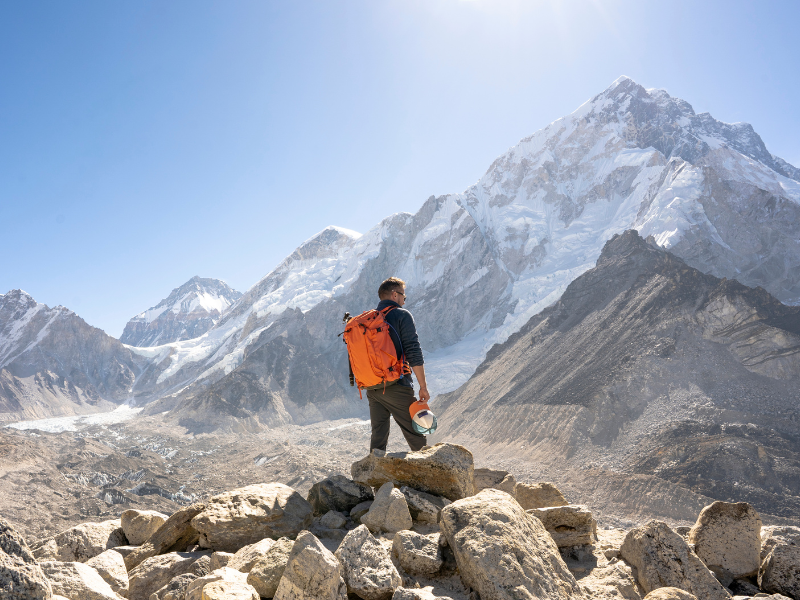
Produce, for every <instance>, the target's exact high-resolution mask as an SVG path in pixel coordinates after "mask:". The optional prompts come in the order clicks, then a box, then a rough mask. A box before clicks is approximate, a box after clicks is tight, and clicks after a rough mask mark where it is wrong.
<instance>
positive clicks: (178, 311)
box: [119, 276, 242, 347]
mask: <svg viewBox="0 0 800 600" xmlns="http://www.w3.org/2000/svg"><path fill="white" fill-rule="evenodd" d="M241 297H242V294H241V292H237V291H236V290H234V289H233V288H231V287H230V286H228V284H226V283H225V282H224V281H220V280H219V279H210V278H207V277H197V276H195V277H192V278H191V279H190V280H189V281H187V282H186V283H184V284H183V285H182V286H180V287H177V288H175V289H174V290H172V292H171V293H170V295H169V296H167V297H166V298H165V299H164V300H162V301H161V302H159V303H158V304H156V305H155V306H154V307H152V308H149V309H147V310H146V311H144V312H142V313H139V314H138V315H136V316H135V317H133V318H132V319H131V320H130V321H128V323H127V324H126V325H125V330H124V331H123V332H122V335H121V336H120V338H119V341H121V342H122V343H123V344H128V345H129V346H143V347H147V346H159V345H161V344H166V343H169V342H180V341H183V340H190V339H194V338H196V337H200V336H201V335H203V334H204V333H205V332H206V331H208V330H209V329H211V327H213V326H214V325H215V324H216V323H217V321H219V319H220V317H221V316H222V314H223V313H225V311H226V310H228V308H230V306H231V305H233V304H234V303H235V302H236V301H237V300H238V299H239V298H241Z"/></svg>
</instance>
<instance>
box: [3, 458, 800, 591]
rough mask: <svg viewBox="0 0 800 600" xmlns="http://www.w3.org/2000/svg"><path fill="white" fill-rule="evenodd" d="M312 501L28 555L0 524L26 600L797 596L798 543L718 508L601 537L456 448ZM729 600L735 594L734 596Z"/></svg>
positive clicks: (206, 516)
mask: <svg viewBox="0 0 800 600" xmlns="http://www.w3.org/2000/svg"><path fill="white" fill-rule="evenodd" d="M351 477H352V479H351V478H348V477H344V476H334V477H328V478H325V479H322V480H320V481H317V482H315V483H314V485H313V486H312V487H311V489H310V490H309V492H308V494H307V497H306V498H304V497H303V496H302V495H300V494H298V493H297V492H296V491H295V490H294V489H292V488H291V487H289V486H286V485H283V484H280V483H262V484H258V485H250V486H246V487H242V488H239V489H235V490H230V491H225V492H223V493H220V494H217V495H215V496H212V497H210V498H207V499H204V500H202V501H199V502H196V503H194V504H191V505H189V506H185V507H183V508H181V509H179V510H177V511H175V512H173V513H172V514H171V515H167V514H162V513H159V512H156V511H139V510H126V511H124V512H122V513H121V515H120V518H118V519H111V520H106V521H103V522H97V523H81V524H78V525H76V526H74V527H71V528H69V529H67V530H65V531H62V532H60V533H58V534H57V535H53V536H50V537H47V538H45V539H41V540H38V541H36V542H35V543H33V544H32V545H31V546H29V545H28V544H27V543H26V541H25V539H24V538H23V537H22V536H20V535H19V534H18V533H17V532H16V531H15V529H14V527H13V526H12V525H11V524H10V523H8V522H7V521H5V520H0V592H3V593H4V594H5V595H10V596H12V597H14V598H15V599H16V600H29V599H34V598H36V599H39V598H44V599H51V598H55V599H56V600H60V598H62V597H63V598H66V599H67V600H84V599H85V598H86V597H90V598H96V599H99V600H120V598H127V599H128V600H145V599H147V600H195V599H200V598H203V599H207V600H223V599H226V600H231V599H232V598H236V599H239V598H241V599H246V600H259V598H275V599H276V600H290V599H296V598H303V599H305V600H345V599H346V598H348V597H358V598H362V599H364V600H379V599H384V598H385V599H388V598H391V599H392V600H467V599H468V598H474V597H476V596H478V597H481V598H494V599H497V600H514V599H518V598H548V599H556V600H590V599H597V600H612V599H620V598H624V599H625V600H659V599H660V600H701V599H702V600H708V599H713V600H731V599H732V598H733V599H734V600H747V599H749V598H753V597H757V598H772V599H773V600H785V599H786V598H789V599H790V600H791V599H795V600H796V599H797V598H800V580H798V578H797V576H796V574H797V572H798V570H800V528H798V527H762V522H761V519H760V517H759V515H758V513H757V512H756V511H755V510H753V508H752V507H751V506H750V505H748V504H747V503H726V502H714V503H712V504H710V505H708V506H706V507H704V508H703V509H702V510H701V511H700V512H699V514H698V515H697V517H696V519H695V521H694V525H693V526H692V527H691V528H690V527H684V528H679V529H678V530H677V531H676V530H673V529H671V528H670V527H669V526H668V525H667V524H666V523H664V522H661V521H658V520H651V521H649V522H647V523H646V524H643V525H640V526H638V527H634V528H632V529H630V530H628V531H624V530H614V529H598V528H597V523H596V522H595V520H594V518H593V516H592V513H591V512H590V511H588V510H587V509H586V507H585V506H583V505H579V504H569V503H568V501H567V499H566V498H565V497H564V496H563V494H561V493H560V491H559V490H558V489H557V488H555V487H554V486H553V485H551V484H549V483H546V482H540V483H535V484H531V485H528V484H521V483H516V482H515V480H514V476H513V475H512V474H510V473H508V472H506V471H497V470H492V469H477V470H476V469H475V468H474V464H473V460H472V455H471V453H470V452H469V451H468V450H467V449H466V448H464V447H461V446H457V445H452V444H437V445H435V446H432V447H425V448H423V449H422V450H420V451H418V452H402V453H394V454H391V453H390V454H385V453H383V452H373V453H372V454H370V455H368V456H367V457H365V458H363V459H361V460H359V461H357V462H355V463H353V465H352V467H351ZM734 594H735V595H734Z"/></svg>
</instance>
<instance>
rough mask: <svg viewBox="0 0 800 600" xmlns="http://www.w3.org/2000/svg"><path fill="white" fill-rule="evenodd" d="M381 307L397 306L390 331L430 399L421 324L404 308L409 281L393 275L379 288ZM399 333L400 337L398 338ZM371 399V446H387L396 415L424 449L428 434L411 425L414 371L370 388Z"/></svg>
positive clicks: (408, 437)
mask: <svg viewBox="0 0 800 600" xmlns="http://www.w3.org/2000/svg"><path fill="white" fill-rule="evenodd" d="M378 298H379V299H380V302H378V310H383V309H385V308H388V307H390V306H393V307H394V308H393V309H392V310H390V311H389V312H388V313H386V316H385V318H386V322H387V323H389V325H391V327H392V329H391V330H390V331H389V335H390V336H391V337H392V341H393V342H394V347H395V350H396V351H397V356H398V358H399V357H401V356H402V355H403V354H404V353H405V357H406V362H407V363H408V365H409V366H410V367H411V370H412V371H413V372H414V375H415V376H416V378H417V381H418V382H419V399H420V400H421V401H425V402H427V401H428V400H430V397H431V395H430V394H429V393H428V386H427V385H426V382H425V367H424V365H423V360H422V348H420V345H419V339H418V338H417V327H416V325H414V317H412V316H411V313H410V312H408V311H407V310H405V309H404V308H403V305H404V304H405V303H406V284H405V282H404V281H403V280H402V279H398V278H397V277H390V278H389V279H387V280H386V281H384V282H383V283H382V284H381V285H380V287H379V288H378ZM398 336H399V338H398ZM367 399H368V400H369V418H370V421H371V422H372V438H371V439H370V444H369V449H370V452H372V450H373V449H376V448H377V449H378V450H386V443H387V442H388V441H389V426H390V421H389V417H390V416H391V417H394V421H395V423H397V424H398V425H399V426H400V429H401V430H402V431H403V435H404V436H405V438H406V441H407V442H408V445H409V446H410V447H411V449H412V450H420V449H421V448H422V447H423V446H425V443H426V440H425V436H424V435H420V434H419V433H417V432H416V431H414V430H413V429H412V427H411V415H410V413H409V407H410V406H411V403H412V402H416V399H415V398H414V383H413V380H412V378H411V375H410V374H407V375H405V376H404V377H402V378H401V379H398V380H397V381H396V382H395V383H393V384H389V385H387V386H383V385H380V386H376V388H375V389H368V390H367Z"/></svg>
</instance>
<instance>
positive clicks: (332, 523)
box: [319, 510, 347, 529]
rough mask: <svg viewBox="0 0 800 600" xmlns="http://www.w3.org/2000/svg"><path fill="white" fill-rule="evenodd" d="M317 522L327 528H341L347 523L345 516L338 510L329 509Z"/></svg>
mask: <svg viewBox="0 0 800 600" xmlns="http://www.w3.org/2000/svg"><path fill="white" fill-rule="evenodd" d="M319 524H320V525H322V526H323V527H327V528H328V529H341V528H342V527H344V526H345V525H347V518H346V517H345V516H344V515H343V514H342V513H340V512H338V511H335V510H329V511H328V512H326V513H325V514H324V515H323V516H322V518H321V519H320V520H319Z"/></svg>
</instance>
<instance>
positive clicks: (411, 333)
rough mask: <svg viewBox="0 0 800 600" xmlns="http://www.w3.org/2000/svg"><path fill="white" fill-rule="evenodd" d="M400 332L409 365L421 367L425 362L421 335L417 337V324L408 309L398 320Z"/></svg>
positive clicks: (401, 313)
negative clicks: (420, 343) (420, 341)
mask: <svg viewBox="0 0 800 600" xmlns="http://www.w3.org/2000/svg"><path fill="white" fill-rule="evenodd" d="M398 325H399V328H398V329H399V331H398V333H399V334H400V342H401V343H402V344H403V352H405V355H406V361H408V364H409V366H411V367H419V366H421V365H423V364H424V362H425V361H424V360H423V358H422V348H421V347H420V345H419V337H417V326H416V325H415V324H414V317H413V316H411V313H410V312H408V311H407V310H404V311H402V312H400V319H399V320H398Z"/></svg>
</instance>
